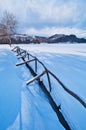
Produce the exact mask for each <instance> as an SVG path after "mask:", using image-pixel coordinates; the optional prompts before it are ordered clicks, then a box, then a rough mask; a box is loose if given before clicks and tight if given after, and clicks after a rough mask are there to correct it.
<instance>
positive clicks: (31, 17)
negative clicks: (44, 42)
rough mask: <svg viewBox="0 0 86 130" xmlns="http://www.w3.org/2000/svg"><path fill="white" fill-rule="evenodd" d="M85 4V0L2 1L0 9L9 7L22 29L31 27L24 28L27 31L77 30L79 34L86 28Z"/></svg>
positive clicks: (54, 31) (40, 32)
mask: <svg viewBox="0 0 86 130" xmlns="http://www.w3.org/2000/svg"><path fill="white" fill-rule="evenodd" d="M85 6H86V1H85V0H66V1H65V0H18V1H15V0H3V1H0V9H1V10H6V9H7V10H8V11H10V12H12V13H14V14H15V15H16V16H17V18H18V20H19V22H20V25H21V26H20V27H21V28H22V29H24V28H29V30H28V29H24V30H26V32H29V33H31V34H38V33H39V34H46V35H51V34H53V33H58V32H59V33H64V32H65V33H66V32H67V33H68V32H69V33H70V32H71V33H72V32H73V33H74V32H75V33H77V34H78V33H79V32H82V28H83V29H84V30H85V29H86V23H85V21H86V13H85V12H86V8H85ZM70 28H72V29H70ZM78 28H79V29H78ZM80 28H81V29H80ZM22 29H20V30H22ZM51 30H52V32H51ZM64 30H65V31H64ZM49 32H50V34H49ZM85 32H86V31H83V32H82V33H81V35H84V33H85Z"/></svg>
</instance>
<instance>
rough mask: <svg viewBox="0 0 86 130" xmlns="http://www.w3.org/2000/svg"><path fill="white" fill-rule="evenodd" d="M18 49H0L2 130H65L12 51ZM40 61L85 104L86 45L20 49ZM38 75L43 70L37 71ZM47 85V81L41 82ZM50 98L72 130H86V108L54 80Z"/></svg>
mask: <svg viewBox="0 0 86 130" xmlns="http://www.w3.org/2000/svg"><path fill="white" fill-rule="evenodd" d="M14 46H16V45H12V47H9V46H8V45H7V46H5V45H0V48H1V49H0V130H52V129H53V130H63V129H64V127H63V126H62V125H61V124H60V122H59V120H58V118H57V116H56V113H55V112H54V111H53V109H52V107H51V106H50V104H49V102H48V100H47V99H46V97H45V95H44V93H43V92H42V91H41V90H40V88H39V86H38V85H37V83H36V82H34V83H32V84H30V85H28V89H27V88H26V84H25V83H26V81H27V80H29V79H31V78H32V75H31V74H30V72H29V70H28V69H27V68H26V67H25V65H22V66H19V67H17V66H16V63H18V62H20V61H19V60H18V59H17V57H16V55H15V53H13V52H11V51H10V50H11V49H12V48H14ZM19 46H20V47H21V48H22V49H25V50H27V51H28V52H29V53H31V54H32V55H34V56H36V57H38V59H40V60H41V61H42V62H43V63H44V64H45V66H46V67H47V68H48V69H49V70H51V72H53V73H54V74H55V75H56V76H57V77H58V78H59V79H60V80H61V81H62V82H63V83H64V85H65V86H66V87H67V88H69V89H70V90H72V91H73V92H75V93H76V94H77V95H78V96H79V97H80V98H81V99H82V100H83V101H84V102H85V103H86V44H54V45H52V44H50V45H48V44H41V45H40V44H38V45H34V44H32V45H19ZM38 69H39V72H40V71H41V68H38ZM42 80H43V82H44V83H45V84H46V79H45V77H43V78H42ZM51 81H52V92H51V95H52V96H53V97H54V100H55V101H56V103H57V104H60V105H61V110H60V111H61V112H62V113H63V115H64V117H65V119H66V120H67V122H68V123H69V125H70V127H71V129H72V130H86V108H85V107H84V106H83V105H82V104H80V102H78V101H77V100H76V99H75V98H73V97H72V96H70V95H69V94H68V93H67V92H65V91H64V90H63V89H62V88H61V86H60V85H59V84H58V83H57V82H56V81H55V80H54V79H53V78H51Z"/></svg>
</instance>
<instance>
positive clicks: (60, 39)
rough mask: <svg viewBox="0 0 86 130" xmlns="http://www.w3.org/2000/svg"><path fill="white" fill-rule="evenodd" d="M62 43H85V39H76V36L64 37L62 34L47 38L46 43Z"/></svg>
mask: <svg viewBox="0 0 86 130" xmlns="http://www.w3.org/2000/svg"><path fill="white" fill-rule="evenodd" d="M63 42H70V43H74V42H77V43H86V39H84V38H78V37H77V36H76V35H73V34H71V35H64V34H55V35H53V36H51V37H49V38H48V43H63Z"/></svg>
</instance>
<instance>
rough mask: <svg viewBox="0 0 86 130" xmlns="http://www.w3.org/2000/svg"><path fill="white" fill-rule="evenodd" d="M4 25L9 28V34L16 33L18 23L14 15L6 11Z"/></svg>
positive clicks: (3, 18)
mask: <svg viewBox="0 0 86 130" xmlns="http://www.w3.org/2000/svg"><path fill="white" fill-rule="evenodd" d="M2 23H3V24H4V25H5V26H6V28H7V34H14V33H15V32H16V28H17V24H18V22H17V20H16V17H15V16H14V15H13V14H12V13H9V12H8V11H5V12H4V13H3V17H2Z"/></svg>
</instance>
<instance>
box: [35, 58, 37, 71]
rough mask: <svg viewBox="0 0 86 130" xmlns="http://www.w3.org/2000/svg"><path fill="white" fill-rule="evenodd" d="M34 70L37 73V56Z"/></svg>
mask: <svg viewBox="0 0 86 130" xmlns="http://www.w3.org/2000/svg"><path fill="white" fill-rule="evenodd" d="M35 72H36V73H37V58H36V57H35Z"/></svg>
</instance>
